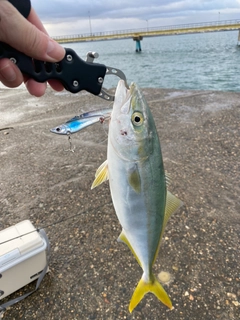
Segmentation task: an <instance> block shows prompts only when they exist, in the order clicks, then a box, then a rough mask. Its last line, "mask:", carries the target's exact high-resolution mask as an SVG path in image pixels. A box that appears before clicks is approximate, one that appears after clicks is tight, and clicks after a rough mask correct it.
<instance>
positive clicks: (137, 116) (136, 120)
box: [132, 112, 143, 127]
mask: <svg viewBox="0 0 240 320" xmlns="http://www.w3.org/2000/svg"><path fill="white" fill-rule="evenodd" d="M132 123H133V125H134V126H137V127H139V126H141V125H142V124H143V115H142V114H141V113H140V112H134V113H133V115H132Z"/></svg>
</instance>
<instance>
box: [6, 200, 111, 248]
mask: <svg viewBox="0 0 240 320" xmlns="http://www.w3.org/2000/svg"><path fill="white" fill-rule="evenodd" d="M107 204H109V203H105V204H104V205H107ZM102 207H103V205H101V206H99V207H97V208H94V211H95V210H99V209H101V208H102ZM92 211H93V209H92V210H91V209H90V210H86V211H82V212H79V213H76V214H74V215H72V216H70V217H68V218H63V219H61V220H58V221H56V222H53V223H50V224H46V225H45V226H43V227H39V228H36V229H35V230H32V231H29V232H26V233H23V234H21V235H19V236H17V237H14V238H11V239H8V240H6V241H3V242H0V245H2V244H5V243H8V242H10V241H13V240H16V239H19V238H21V237H24V236H27V235H29V234H31V233H33V232H39V231H40V230H41V229H46V228H49V227H52V226H56V225H57V224H61V223H63V222H66V221H68V220H70V219H73V218H76V217H78V216H80V215H82V214H87V213H88V212H89V213H90V212H92Z"/></svg>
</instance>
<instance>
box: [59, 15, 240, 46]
mask: <svg viewBox="0 0 240 320" xmlns="http://www.w3.org/2000/svg"><path fill="white" fill-rule="evenodd" d="M229 30H240V20H221V21H212V22H202V23H190V24H179V25H170V26H160V27H151V28H148V27H147V28H141V29H128V30H118V31H106V32H92V33H84V34H74V35H65V36H55V37H53V39H54V40H56V41H57V42H59V43H71V42H84V41H101V40H113V39H127V38H132V39H134V40H137V41H138V39H139V41H140V40H141V39H142V38H143V37H155V36H168V35H178V34H188V33H201V32H215V31H229ZM239 34H240V32H239Z"/></svg>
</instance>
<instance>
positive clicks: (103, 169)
mask: <svg viewBox="0 0 240 320" xmlns="http://www.w3.org/2000/svg"><path fill="white" fill-rule="evenodd" d="M107 180H108V162H107V160H106V161H104V162H103V163H102V164H101V165H100V167H99V168H98V169H97V171H96V173H95V180H94V181H93V184H92V186H91V189H94V188H95V187H97V186H99V185H100V184H101V183H103V182H104V181H107Z"/></svg>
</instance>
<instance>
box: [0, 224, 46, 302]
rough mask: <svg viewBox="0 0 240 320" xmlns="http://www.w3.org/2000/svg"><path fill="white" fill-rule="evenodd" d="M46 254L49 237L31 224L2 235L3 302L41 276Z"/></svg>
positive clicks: (0, 272)
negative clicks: (44, 235)
mask: <svg viewBox="0 0 240 320" xmlns="http://www.w3.org/2000/svg"><path fill="white" fill-rule="evenodd" d="M47 251H48V239H47V237H46V238H45V237H43V236H42V235H41V233H40V232H38V231H37V230H36V229H35V228H34V226H33V225H32V223H31V222H30V221H29V220H25V221H22V222H20V223H18V224H16V225H14V226H12V227H9V228H7V229H4V230H2V231H0V300H1V299H3V298H4V297H6V296H8V295H9V294H11V293H12V292H14V291H17V290H18V289H20V288H22V287H23V286H25V285H26V284H28V283H30V282H32V281H34V280H36V279H37V278H38V277H39V276H40V274H41V272H42V271H43V269H44V268H45V267H46V265H47V254H48V252H47Z"/></svg>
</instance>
